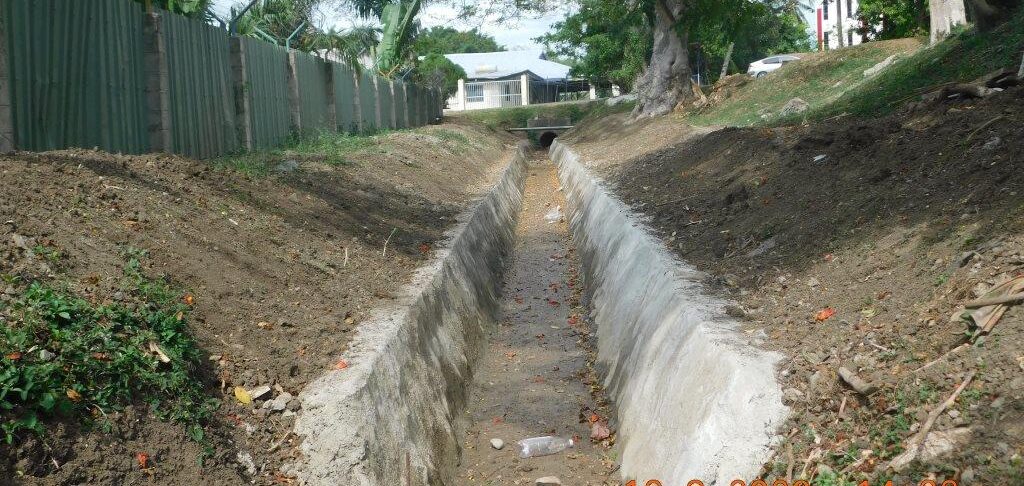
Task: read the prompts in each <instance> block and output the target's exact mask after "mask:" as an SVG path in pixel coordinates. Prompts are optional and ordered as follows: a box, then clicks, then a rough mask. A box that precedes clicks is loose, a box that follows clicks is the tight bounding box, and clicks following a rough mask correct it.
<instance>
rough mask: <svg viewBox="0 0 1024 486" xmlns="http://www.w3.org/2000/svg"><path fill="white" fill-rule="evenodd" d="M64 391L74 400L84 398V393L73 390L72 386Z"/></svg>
mask: <svg viewBox="0 0 1024 486" xmlns="http://www.w3.org/2000/svg"><path fill="white" fill-rule="evenodd" d="M64 393H66V394H67V395H68V398H70V399H71V401H72V402H77V401H79V400H81V399H82V394H81V393H78V392H77V391H75V390H72V389H71V388H68V389H67V391H65V392H64Z"/></svg>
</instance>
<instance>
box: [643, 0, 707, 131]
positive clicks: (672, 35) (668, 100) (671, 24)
mask: <svg viewBox="0 0 1024 486" xmlns="http://www.w3.org/2000/svg"><path fill="white" fill-rule="evenodd" d="M684 2H685V0H656V2H655V9H654V11H655V15H654V45H653V50H652V52H651V62H649V63H648V64H647V68H646V69H644V73H643V74H642V75H641V76H640V78H639V79H637V81H636V86H635V88H636V94H637V103H636V108H634V109H633V117H634V118H646V117H651V116H659V115H664V114H667V113H670V112H672V110H673V109H675V107H676V105H677V104H679V102H680V101H682V100H684V99H686V98H687V97H688V96H692V95H693V91H692V90H691V89H690V56H689V53H688V52H687V50H686V45H687V43H688V37H689V35H688V32H685V31H684V32H683V33H682V35H680V34H679V33H678V31H677V30H676V26H677V25H678V23H679V19H680V18H681V17H682V15H683V13H684V12H685V10H686V7H685V5H684Z"/></svg>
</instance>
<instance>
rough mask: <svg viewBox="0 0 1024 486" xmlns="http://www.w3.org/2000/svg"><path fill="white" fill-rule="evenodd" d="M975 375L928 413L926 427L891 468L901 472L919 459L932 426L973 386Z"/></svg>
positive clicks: (966, 377) (890, 465)
mask: <svg viewBox="0 0 1024 486" xmlns="http://www.w3.org/2000/svg"><path fill="white" fill-rule="evenodd" d="M974 373H975V372H974V370H971V371H968V372H967V376H965V377H964V381H963V382H962V383H960V386H958V387H956V390H955V391H954V392H953V394H952V395H950V396H949V398H947V399H946V401H944V402H942V403H941V404H939V406H938V407H935V408H934V409H933V410H932V411H931V412H929V413H928V419H927V420H925V422H924V425H922V426H921V430H920V431H918V432H917V435H915V436H913V437H911V438H910V440H909V441H907V447H906V450H905V451H903V453H902V454H900V455H898V456H896V457H894V458H893V460H892V461H891V462H889V467H890V468H892V469H893V470H896V471H899V470H900V469H903V468H904V467H906V466H907V465H908V464H910V463H911V462H912V461H913V460H914V459H916V458H917V455H918V454H920V453H921V449H923V448H924V443H925V439H927V438H928V432H931V430H932V426H934V425H935V421H936V420H938V418H939V415H942V412H945V411H946V409H947V408H949V407H950V406H952V405H953V403H954V402H956V398H957V397H959V396H960V393H961V392H963V391H964V389H966V388H967V385H969V384H971V380H973V379H974Z"/></svg>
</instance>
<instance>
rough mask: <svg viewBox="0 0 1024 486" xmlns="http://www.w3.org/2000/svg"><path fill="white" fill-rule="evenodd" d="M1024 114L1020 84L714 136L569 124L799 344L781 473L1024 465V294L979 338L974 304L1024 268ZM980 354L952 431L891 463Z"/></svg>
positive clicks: (1017, 474) (623, 186)
mask: <svg viewBox="0 0 1024 486" xmlns="http://www.w3.org/2000/svg"><path fill="white" fill-rule="evenodd" d="M1022 114H1024V88H1014V89H1011V90H1008V91H1006V92H1003V93H999V94H997V95H994V96H991V97H989V98H986V99H984V100H980V101H958V102H941V103H933V104H928V105H923V106H922V105H918V106H915V107H914V108H912V109H911V108H908V109H905V110H904V111H902V112H900V113H896V114H894V115H892V116H889V117H886V118H881V119H875V120H852V119H840V120H830V121H827V122H822V123H820V124H816V125H813V126H807V127H781V128H774V129H769V128H750V129H736V128H730V129H722V130H718V131H714V132H713V133H708V134H706V135H705V134H702V133H701V132H699V131H695V130H692V129H686V128H682V127H677V128H675V129H672V130H668V129H667V128H666V124H669V123H670V119H663V120H658V121H655V122H653V123H651V124H637V125H630V126H627V125H624V124H623V123H622V121H621V119H616V118H611V119H606V120H604V121H603V122H601V123H598V124H594V125H590V126H588V127H586V128H584V129H583V130H581V131H578V132H577V133H575V134H573V135H570V136H567V137H565V138H564V139H565V140H566V141H568V142H569V143H570V144H571V145H573V146H574V147H575V148H577V149H579V151H580V152H581V153H582V154H583V155H584V157H585V159H587V161H588V163H589V164H590V165H591V166H592V167H593V168H594V170H596V171H597V172H599V173H601V174H603V175H604V176H605V178H606V179H607V180H608V181H609V182H610V183H611V184H612V185H613V186H614V190H615V192H616V193H617V194H618V195H619V196H620V197H621V198H622V199H623V200H624V201H625V202H627V203H628V204H630V205H631V206H632V207H633V208H634V209H636V210H637V211H639V212H641V213H644V214H645V215H647V216H649V217H650V221H649V224H650V226H651V227H652V228H653V229H654V230H655V231H657V232H658V233H660V234H661V235H662V236H663V238H664V241H665V244H666V245H667V246H668V247H669V248H671V249H672V250H674V251H675V252H676V253H677V254H678V255H679V256H680V258H682V259H683V260H685V261H688V262H690V263H692V264H694V265H696V266H698V267H699V268H701V269H703V270H706V271H708V272H709V273H710V274H711V275H712V277H711V278H710V279H709V284H710V285H712V286H716V287H718V288H720V289H721V290H722V292H725V293H728V294H731V296H732V297H733V298H735V299H736V300H737V301H738V302H739V303H740V304H741V305H740V306H739V307H736V308H732V309H729V312H730V313H732V314H736V315H738V316H744V317H745V318H746V319H747V320H748V323H749V325H748V327H747V331H748V332H750V333H753V334H757V335H763V336H764V338H765V341H766V345H767V346H769V347H771V348H775V349H778V350H779V351H781V352H784V353H785V354H786V355H787V356H788V358H787V359H786V360H785V361H784V362H783V363H782V364H781V369H780V370H779V373H780V380H781V382H782V383H783V386H784V387H785V392H786V393H785V394H786V401H787V404H788V405H789V406H791V407H792V409H793V416H792V419H791V420H790V422H789V424H788V425H787V426H786V428H785V430H782V431H781V433H782V434H783V435H784V436H785V437H786V440H785V441H783V443H782V444H780V445H779V448H778V450H777V455H776V458H775V460H774V463H772V464H768V465H766V470H765V475H766V477H770V478H773V479H774V478H778V477H786V476H787V475H788V476H791V477H793V478H796V477H801V476H805V477H815V478H817V480H818V482H815V484H819V482H820V484H829V485H833V484H834V485H839V484H849V483H846V482H841V480H845V481H852V480H855V479H856V480H860V479H861V478H878V477H884V478H889V477H893V476H895V477H896V478H897V481H896V482H895V484H899V485H904V484H909V483H910V482H911V481H913V482H914V484H917V482H918V481H920V480H922V479H925V478H928V477H937V478H939V479H943V478H957V479H959V480H961V484H1020V483H1021V482H1022V481H1024V473H1022V465H1021V464H1022V462H1021V456H1022V454H1024V440H1022V439H1021V437H1022V432H1024V353H1022V352H1021V349H1022V348H1021V346H1022V344H1024V338H1022V336H1024V309H1022V308H1021V306H1011V307H1010V308H1009V309H1008V311H1007V312H1006V314H1005V315H1003V316H1002V318H1001V319H1000V320H999V321H998V323H997V325H996V326H995V328H994V329H993V330H992V332H991V334H989V335H987V336H979V337H976V339H973V340H972V339H971V335H970V333H972V332H976V330H972V329H971V328H970V326H969V325H968V324H967V323H966V322H965V321H963V320H961V319H960V318H959V315H960V313H961V312H962V309H963V307H962V306H963V304H964V303H965V302H967V301H970V300H972V299H975V298H977V297H979V296H981V295H983V294H985V293H986V292H987V291H988V290H989V289H990V288H991V287H992V286H993V285H995V284H998V283H1000V282H1003V281H1006V280H1008V279H1012V278H1016V277H1020V276H1021V275H1024V217H1022V216H1024V214H1022V213H1024V191H1022V188H1024V172H1022V168H1024V156H1022V155H1021V153H1022V149H1024V132H1022V131H1021V129H1020V126H1021V123H1022V121H1024V115H1022ZM677 120H678V119H677ZM623 127H626V134H625V136H624V137H619V136H618V134H617V133H616V131H617V130H619V129H621V128H623ZM666 134H668V135H666ZM833 311H834V313H833ZM951 316H952V317H951ZM962 344H967V346H964V347H960V346H961V345H962ZM954 349H956V351H953V352H950V350H954ZM947 353H949V354H947ZM937 359H938V361H937V362H935V363H934V364H931V365H930V366H929V367H927V368H925V369H923V370H920V371H915V370H918V369H919V368H921V367H922V366H924V365H926V364H929V363H931V362H933V361H934V360H937ZM840 367H844V368H847V369H849V370H851V371H854V372H855V373H857V374H858V375H859V377H860V378H862V379H864V380H865V381H867V382H868V383H869V384H871V385H873V386H875V387H878V391H876V392H874V393H870V394H863V393H859V392H857V391H855V390H854V389H852V388H851V387H850V386H849V384H847V383H846V382H844V380H842V379H840V378H839V377H838V375H837V374H838V369H839V368H840ZM971 372H974V373H976V375H974V377H973V379H972V380H971V381H970V383H969V384H968V385H967V387H966V388H965V390H964V391H963V393H961V394H960V395H959V397H958V398H957V400H956V401H955V403H954V404H953V406H952V407H950V408H949V409H947V410H945V411H943V413H941V414H940V415H938V417H937V420H936V421H935V422H934V426H933V428H932V431H933V433H932V434H930V435H929V437H931V439H929V440H930V441H937V440H938V439H949V440H950V441H951V442H949V443H948V444H946V445H949V444H952V445H953V446H952V447H951V450H948V451H941V450H935V449H929V450H930V451H933V452H942V453H938V454H927V453H926V454H924V455H923V456H921V457H923V458H924V460H923V461H916V462H914V463H913V464H911V465H910V466H909V467H908V468H903V469H902V470H900V471H898V472H893V471H889V470H887V468H886V466H887V465H888V464H889V461H891V460H892V459H893V458H894V457H896V456H897V455H899V454H900V453H901V452H903V451H904V450H905V449H906V447H907V444H908V441H909V440H910V438H911V437H912V436H913V434H915V433H917V432H918V431H919V430H920V428H921V427H923V426H924V425H925V423H926V422H927V418H928V414H929V412H930V411H931V410H934V409H935V408H936V407H937V406H939V404H940V403H942V402H943V401H945V400H946V399H947V397H949V396H950V395H952V394H953V392H954V390H955V389H956V388H957V386H958V385H960V384H961V383H962V382H964V380H965V379H966V378H967V375H968V373H971ZM930 445H934V444H932V443H930ZM664 479H668V478H664ZM830 481H831V482H830ZM940 482H941V481H940Z"/></svg>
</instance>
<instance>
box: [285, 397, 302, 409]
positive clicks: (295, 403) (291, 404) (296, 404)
mask: <svg viewBox="0 0 1024 486" xmlns="http://www.w3.org/2000/svg"><path fill="white" fill-rule="evenodd" d="M300 408H302V402H300V401H299V399H298V398H293V399H291V400H289V401H288V410H290V411H292V412H298V411H299V409H300Z"/></svg>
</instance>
